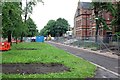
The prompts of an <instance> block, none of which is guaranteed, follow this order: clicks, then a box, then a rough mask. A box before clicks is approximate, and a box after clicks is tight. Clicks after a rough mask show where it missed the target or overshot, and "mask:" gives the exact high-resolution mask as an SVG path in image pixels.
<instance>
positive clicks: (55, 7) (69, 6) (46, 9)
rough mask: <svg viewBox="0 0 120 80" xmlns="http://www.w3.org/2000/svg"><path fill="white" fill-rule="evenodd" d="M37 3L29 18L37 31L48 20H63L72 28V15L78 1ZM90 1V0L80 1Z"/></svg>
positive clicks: (65, 0)
mask: <svg viewBox="0 0 120 80" xmlns="http://www.w3.org/2000/svg"><path fill="white" fill-rule="evenodd" d="M43 1H44V5H43V4H42V3H38V4H37V5H36V6H35V7H34V10H33V13H32V15H31V18H32V19H33V20H34V22H35V24H36V25H37V27H38V30H40V29H42V28H43V27H44V26H45V25H46V24H47V22H48V21H49V20H51V19H53V20H56V19H58V18H60V17H61V18H65V19H66V20H68V23H69V24H70V26H71V27H73V26H74V15H75V11H76V9H77V4H78V1H79V0H43ZM82 1H86V2H88V1H90V0H82Z"/></svg>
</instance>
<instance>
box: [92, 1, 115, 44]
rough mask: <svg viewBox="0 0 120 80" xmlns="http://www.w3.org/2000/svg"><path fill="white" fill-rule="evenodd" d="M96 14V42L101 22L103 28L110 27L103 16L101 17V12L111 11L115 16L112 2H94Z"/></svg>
mask: <svg viewBox="0 0 120 80" xmlns="http://www.w3.org/2000/svg"><path fill="white" fill-rule="evenodd" d="M92 5H93V9H94V14H95V21H96V33H95V42H97V37H98V30H99V26H100V24H102V25H103V27H104V28H103V29H109V27H108V26H107V23H106V21H105V19H104V18H103V17H101V12H102V11H106V12H111V13H112V15H113V16H115V9H114V7H113V6H112V3H111V2H108V3H105V2H92Z"/></svg>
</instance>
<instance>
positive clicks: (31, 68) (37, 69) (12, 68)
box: [2, 63, 70, 74]
mask: <svg viewBox="0 0 120 80" xmlns="http://www.w3.org/2000/svg"><path fill="white" fill-rule="evenodd" d="M63 71H70V69H69V68H67V67H65V66H64V65H63V64H58V63H49V64H45V63H24V64H23V63H22V64H21V63H15V64H2V73H4V74H46V73H56V72H63Z"/></svg>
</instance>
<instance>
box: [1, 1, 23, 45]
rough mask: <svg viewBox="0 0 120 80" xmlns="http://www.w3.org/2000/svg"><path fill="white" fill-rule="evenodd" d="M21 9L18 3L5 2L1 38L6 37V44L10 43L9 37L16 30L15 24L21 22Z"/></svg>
mask: <svg viewBox="0 0 120 80" xmlns="http://www.w3.org/2000/svg"><path fill="white" fill-rule="evenodd" d="M21 13H22V7H21V6H20V3H19V2H5V3H4V4H3V11H2V26H3V28H2V30H3V32H2V33H3V37H8V42H10V43H11V36H12V34H13V32H14V30H15V29H16V28H17V26H16V25H17V24H21V22H22V17H21Z"/></svg>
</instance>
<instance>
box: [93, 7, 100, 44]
mask: <svg viewBox="0 0 120 80" xmlns="http://www.w3.org/2000/svg"><path fill="white" fill-rule="evenodd" d="M94 13H95V17H96V19H95V20H96V32H95V42H96V43H97V42H98V30H99V22H98V10H97V9H96V8H95V10H94Z"/></svg>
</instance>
